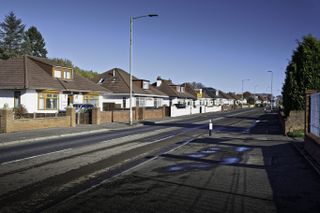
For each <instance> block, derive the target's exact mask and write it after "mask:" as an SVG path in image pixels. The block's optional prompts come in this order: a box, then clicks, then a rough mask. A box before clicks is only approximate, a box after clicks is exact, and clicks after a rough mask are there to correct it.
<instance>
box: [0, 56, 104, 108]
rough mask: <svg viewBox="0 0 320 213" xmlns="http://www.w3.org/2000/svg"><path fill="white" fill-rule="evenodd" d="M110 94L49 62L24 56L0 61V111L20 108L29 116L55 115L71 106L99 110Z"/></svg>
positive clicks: (68, 68)
mask: <svg viewBox="0 0 320 213" xmlns="http://www.w3.org/2000/svg"><path fill="white" fill-rule="evenodd" d="M108 92H109V91H108V90H106V89H104V88H102V87H100V86H99V85H96V84H95V83H93V82H91V81H90V80H88V79H86V78H84V77H82V76H80V75H78V74H77V73H75V72H74V70H73V69H72V68H71V67H64V66H60V65H58V64H56V63H54V62H52V61H51V60H48V59H44V58H39V57H34V56H27V55H26V56H23V57H20V58H12V59H8V60H0V108H2V107H3V106H4V105H5V104H6V105H7V106H8V107H9V108H14V107H18V106H19V105H23V106H24V107H25V108H26V110H27V111H28V113H56V112H58V111H59V110H65V108H66V107H67V106H68V105H70V104H76V103H91V104H93V105H95V106H100V107H101V106H102V102H101V100H102V96H101V95H102V94H103V93H108Z"/></svg>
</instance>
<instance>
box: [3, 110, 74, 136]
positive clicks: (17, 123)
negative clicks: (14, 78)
mask: <svg viewBox="0 0 320 213" xmlns="http://www.w3.org/2000/svg"><path fill="white" fill-rule="evenodd" d="M0 114H1V123H0V131H1V132H2V133H10V132H19V131H26V130H34V129H45V128H56V127H59V128H64V127H73V126H75V121H73V120H75V119H74V118H75V116H74V109H73V108H72V109H67V116H64V117H49V118H35V119H14V116H13V110H12V109H2V110H0Z"/></svg>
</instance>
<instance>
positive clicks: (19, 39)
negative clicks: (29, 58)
mask: <svg viewBox="0 0 320 213" xmlns="http://www.w3.org/2000/svg"><path fill="white" fill-rule="evenodd" d="M24 28H25V26H24V25H23V24H22V21H21V19H18V18H17V17H16V15H15V14H14V13H13V12H10V13H9V15H7V16H6V17H5V19H4V22H1V23H0V49H1V50H0V54H1V55H0V58H2V59H6V58H12V57H17V56H19V55H22V54H23V53H24V50H23V43H24Z"/></svg>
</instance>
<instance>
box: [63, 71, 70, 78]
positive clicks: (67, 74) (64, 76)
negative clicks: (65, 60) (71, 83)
mask: <svg viewBox="0 0 320 213" xmlns="http://www.w3.org/2000/svg"><path fill="white" fill-rule="evenodd" d="M63 78H64V79H71V70H65V71H64V72H63Z"/></svg>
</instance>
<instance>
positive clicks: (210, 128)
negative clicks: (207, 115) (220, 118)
mask: <svg viewBox="0 0 320 213" xmlns="http://www.w3.org/2000/svg"><path fill="white" fill-rule="evenodd" d="M211 135H212V120H211V119H210V120H209V136H211Z"/></svg>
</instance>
